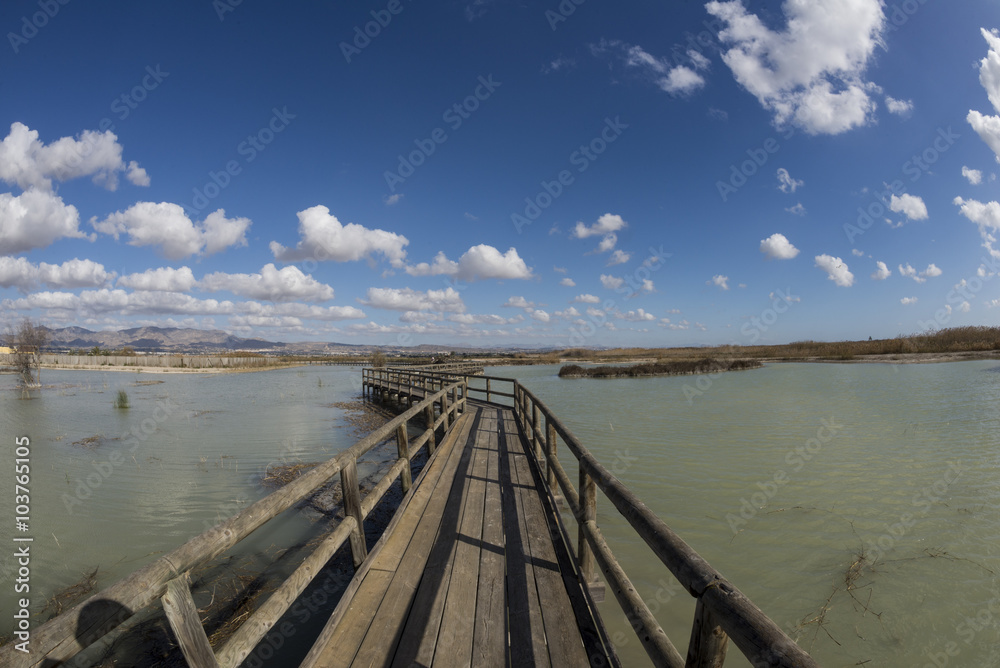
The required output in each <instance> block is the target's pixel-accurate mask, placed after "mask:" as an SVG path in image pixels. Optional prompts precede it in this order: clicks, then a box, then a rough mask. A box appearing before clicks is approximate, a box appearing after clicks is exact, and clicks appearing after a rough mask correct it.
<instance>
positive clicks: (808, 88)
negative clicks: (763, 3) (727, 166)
mask: <svg viewBox="0 0 1000 668" xmlns="http://www.w3.org/2000/svg"><path fill="white" fill-rule="evenodd" d="M882 6H883V4H882V1H881V0H812V1H811V2H804V1H801V0H797V1H794V2H785V3H784V4H783V6H782V12H783V13H784V15H785V19H786V26H785V27H784V29H783V30H780V31H779V30H772V29H771V28H769V27H768V26H767V25H765V23H764V22H763V21H762V20H761V19H760V18H759V17H758V16H757V15H755V14H750V13H748V12H747V9H746V7H745V6H744V3H743V2H742V1H741V0H729V1H726V2H709V3H708V4H706V5H705V8H706V9H707V10H708V12H709V13H710V14H712V15H713V16H716V17H718V18H719V19H721V20H722V21H723V22H724V23H725V26H726V27H725V28H724V29H723V30H722V31H721V32H720V33H719V39H720V40H721V41H722V43H723V44H724V45H728V47H729V48H728V50H726V51H725V52H724V53H723V54H722V60H723V62H725V63H726V65H728V66H729V69H730V70H731V71H732V73H733V76H734V77H735V78H736V80H737V81H738V82H739V83H740V84H741V85H742V86H743V87H744V88H746V89H747V90H748V91H749V92H750V93H751V94H753V95H754V96H755V97H756V98H757V100H758V101H759V102H760V104H761V105H762V106H763V107H764V108H765V109H768V110H769V111H771V112H772V113H773V114H774V120H775V122H776V123H777V124H778V125H785V124H789V123H791V124H793V125H796V126H798V127H800V128H802V129H803V130H805V131H806V132H807V133H809V134H839V133H841V132H845V131H847V130H850V129H852V128H855V127H858V126H861V125H865V124H866V123H868V122H869V120H870V118H871V116H872V114H873V112H874V111H875V106H876V105H875V102H874V101H873V100H872V99H871V97H870V93H872V92H873V91H874V90H876V88H877V87H876V86H875V85H874V84H872V83H870V82H867V81H865V80H864V74H865V70H866V68H867V66H868V63H869V60H870V59H871V57H872V55H873V53H874V52H875V48H876V47H877V46H879V45H881V44H882V34H883V31H884V29H885V16H884V14H883V11H882Z"/></svg>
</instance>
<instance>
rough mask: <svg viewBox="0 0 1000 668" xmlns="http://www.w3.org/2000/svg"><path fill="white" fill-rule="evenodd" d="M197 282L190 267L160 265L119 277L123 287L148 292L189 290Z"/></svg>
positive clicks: (119, 282)
mask: <svg viewBox="0 0 1000 668" xmlns="http://www.w3.org/2000/svg"><path fill="white" fill-rule="evenodd" d="M196 284H197V281H196V280H195V278H194V273H193V272H192V271H191V268H190V267H181V268H179V269H174V268H173V267H158V268H156V269H147V270H146V271H144V272H141V273H136V274H129V275H127V276H122V277H121V278H119V279H118V285H119V286H121V287H123V288H132V289H133V290H144V291H147V292H189V291H190V290H191V289H192V288H194V287H195V285H196Z"/></svg>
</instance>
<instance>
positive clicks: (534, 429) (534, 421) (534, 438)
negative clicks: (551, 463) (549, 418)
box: [531, 403, 542, 466]
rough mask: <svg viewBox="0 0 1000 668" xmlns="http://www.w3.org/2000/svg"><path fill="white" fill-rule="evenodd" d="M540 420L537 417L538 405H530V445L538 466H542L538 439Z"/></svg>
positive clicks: (540, 447) (540, 446)
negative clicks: (533, 450)
mask: <svg viewBox="0 0 1000 668" xmlns="http://www.w3.org/2000/svg"><path fill="white" fill-rule="evenodd" d="M539 422H541V420H540V419H539V416H538V404H534V403H533V404H531V445H532V446H534V448H535V461H536V462H538V464H539V466H541V464H542V442H541V439H539V438H538V432H539V431H540V430H541V429H540V427H539V426H538V425H539Z"/></svg>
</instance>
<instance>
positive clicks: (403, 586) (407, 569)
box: [354, 434, 468, 666]
mask: <svg viewBox="0 0 1000 668" xmlns="http://www.w3.org/2000/svg"><path fill="white" fill-rule="evenodd" d="M465 438H466V439H467V438H468V436H465ZM464 445H465V441H464V440H463V437H462V435H461V434H460V435H459V437H458V438H457V439H455V445H454V446H452V447H451V449H450V450H449V452H448V461H447V464H446V465H445V467H443V468H442V472H441V475H440V476H439V477H438V479H436V480H435V481H433V485H434V486H433V488H431V487H430V484H431V482H432V481H431V480H430V479H428V480H427V482H426V483H425V487H426V489H427V493H428V499H427V502H426V504H425V505H424V509H423V512H422V513H421V515H420V517H419V518H416V519H414V520H412V521H413V524H414V526H415V528H414V531H413V534H412V536H411V537H410V539H409V541H408V542H407V543H406V545H405V549H404V551H403V553H402V554H401V555H400V556H399V559H398V562H397V563H396V564H395V574H394V575H393V578H392V582H391V583H390V584H389V587H388V589H387V590H386V592H385V596H384V597H383V598H382V601H381V603H380V604H379V606H378V610H377V611H376V612H374V616H373V619H372V623H371V625H370V626H369V628H368V632H367V634H366V636H365V639H364V642H363V643H362V644H361V647H360V648H359V649H358V653H357V656H356V657H355V660H354V661H355V664H356V665H359V666H369V665H386V664H388V663H389V661H390V660H391V659H392V657H393V656H394V654H395V651H396V646H397V644H398V642H399V639H400V637H401V636H402V633H403V629H404V626H405V623H406V620H407V617H408V614H409V613H410V611H411V606H412V603H413V599H414V597H415V595H416V590H417V587H418V585H419V584H420V581H421V577H422V575H423V573H424V568H425V566H426V564H427V560H428V558H429V555H430V551H431V546H432V545H433V543H434V539H435V538H436V537H437V534H438V531H439V529H440V526H441V519H442V517H443V515H444V511H445V508H446V504H447V500H448V494H447V493H446V492H447V490H448V489H449V488H450V486H451V483H452V482H453V480H454V478H455V474H456V472H457V470H458V466H459V463H460V461H461V459H462V449H463V446H464ZM408 510H409V509H408ZM382 567H383V568H386V569H387V570H388V567H389V565H388V564H385V565H383V566H382ZM414 614H417V615H420V614H421V611H420V610H419V609H417V610H415V612H414Z"/></svg>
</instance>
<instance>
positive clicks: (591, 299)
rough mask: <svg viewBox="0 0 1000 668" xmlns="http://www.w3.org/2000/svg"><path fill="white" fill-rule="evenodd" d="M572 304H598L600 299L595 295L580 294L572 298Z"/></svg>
mask: <svg viewBox="0 0 1000 668" xmlns="http://www.w3.org/2000/svg"><path fill="white" fill-rule="evenodd" d="M572 303H574V304H600V303H601V298H600V297H598V296H597V295H591V294H582V295H577V296H576V297H573V301H572Z"/></svg>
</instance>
